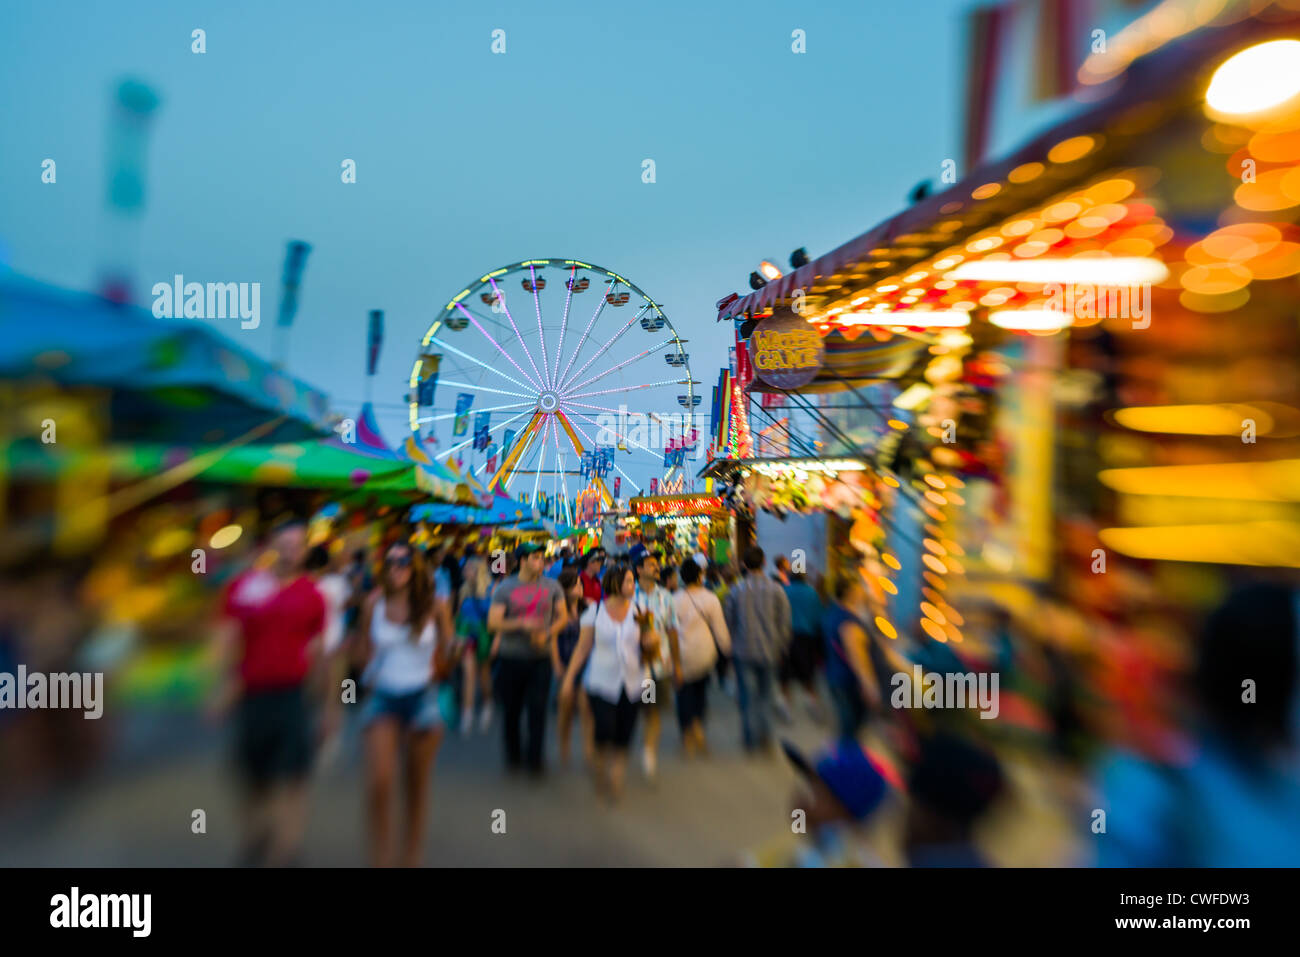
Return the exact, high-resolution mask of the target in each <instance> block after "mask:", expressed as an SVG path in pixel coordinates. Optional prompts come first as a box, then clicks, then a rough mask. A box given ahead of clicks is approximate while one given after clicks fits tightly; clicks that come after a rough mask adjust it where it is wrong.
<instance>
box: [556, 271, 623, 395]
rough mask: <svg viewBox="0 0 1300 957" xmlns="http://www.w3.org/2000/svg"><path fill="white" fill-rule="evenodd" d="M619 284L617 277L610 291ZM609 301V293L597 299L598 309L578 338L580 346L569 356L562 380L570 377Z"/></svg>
mask: <svg viewBox="0 0 1300 957" xmlns="http://www.w3.org/2000/svg"><path fill="white" fill-rule="evenodd" d="M617 285H618V280H617V279H615V280H613V281H611V282H610V284H609V291H610V292H611V293H612V292H613V291H614V287H615V286H617ZM607 302H609V297H608V296H607V295H606V296H601V297H600V298H599V299H597V300H596V311H595V312H593V313H592V314H591V318H590V319H588V320H587V328H586V329H583V330H582V338H580V339H579V340H578V348H576V349H574V350H573V355H571V356H569V361H568V362H566V363H565V364H564V375H563V376H562V377H561V381H564V380H566V379H568V378H569V370H570V369H572V368H573V360H574V359H576V358H578V354H579V353H580V352H582V347H583V344H584V343H586V341H587V336H589V335H591V327H592V326H593V325H595V323H596V320H597V319H599V318H600V314H601V312H603V311H604V309H605V303H607Z"/></svg>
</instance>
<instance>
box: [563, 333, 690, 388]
mask: <svg viewBox="0 0 1300 957" xmlns="http://www.w3.org/2000/svg"><path fill="white" fill-rule="evenodd" d="M672 341H673V340H672V339H665V340H664V341H663V342H661V343H659V344H658V345H654V346H651V347H650V348H649V349H645V350H643V351H641V352H638V353H637V354H636V355H634V356H632V358H630V359H624V360H623V361H622V362H620V363H619V364H618V365H615V366H610V367H609V368H608V369H606V370H605V371H604V372H601V373H598V374H596V375H594V376H592V377H591V378H589V379H584V380H583V381H582V382H577V383H574V384H573V385H571V386H569V388H568V390H567V391H569V392H572V391H573V390H574V389H581V388H582V387H583V386H584V385H591V384H592V383H593V382H599V381H600V380H601V379H603V378H605V376H607V375H609V374H610V373H612V372H617V371H618V370H619V369H625V368H627V367H628V366H630V365H631V364H632V363H634V362H640V361H641V360H642V359H644V358H645V357H646V356H648V355H651V354H653V353H655V352H658V351H659V350H660V349H662V348H663V347H664V346H666V345H668V344H669V343H670V342H672ZM575 378H576V376H575Z"/></svg>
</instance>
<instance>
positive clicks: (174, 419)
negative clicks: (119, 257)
mask: <svg viewBox="0 0 1300 957" xmlns="http://www.w3.org/2000/svg"><path fill="white" fill-rule="evenodd" d="M227 321H228V322H230V323H233V324H235V328H238V325H237V323H238V321H239V320H237V319H234V320H227ZM0 327H3V328H4V330H5V334H4V336H3V337H0V378H2V379H8V380H14V381H20V382H30V383H32V384H34V385H38V386H39V385H40V384H42V383H52V384H54V385H56V386H58V387H60V388H76V387H89V388H97V389H104V390H106V391H108V392H109V412H110V419H111V424H112V437H113V438H115V439H119V440H126V441H160V442H166V441H174V440H177V439H183V440H187V441H195V440H197V441H202V442H208V443H221V442H227V441H230V440H233V439H235V438H238V437H239V436H242V435H246V434H247V433H249V432H251V431H253V430H254V429H256V428H257V427H258V426H264V425H269V424H270V423H272V422H275V421H276V420H279V419H282V421H280V422H278V424H276V425H275V426H274V427H273V428H271V429H270V430H269V431H268V432H267V433H266V434H263V435H260V436H259V437H258V441H261V442H288V441H298V440H301V439H307V438H314V437H317V436H321V435H326V434H328V433H329V426H328V423H327V422H326V416H327V412H328V404H327V400H326V396H325V393H324V392H322V391H320V390H318V389H315V388H313V387H311V386H309V385H307V384H306V383H305V382H302V381H301V380H299V379H295V378H293V377H292V376H289V375H286V374H285V373H284V372H282V371H280V370H279V369H277V368H275V367H274V366H272V365H271V363H270V362H268V361H266V360H265V359H262V358H260V357H259V356H257V355H255V354H254V353H252V352H251V351H250V350H248V349H245V348H243V347H240V346H237V345H235V344H234V343H233V342H231V341H230V340H229V339H227V338H226V337H225V336H223V335H221V334H220V333H218V332H216V331H214V330H213V329H211V328H209V327H207V326H204V325H201V324H199V323H198V322H195V321H193V320H186V319H157V318H155V317H154V316H153V314H152V313H150V312H149V311H148V310H145V309H142V308H140V307H138V306H123V305H117V304H115V303H112V302H109V301H108V300H106V299H103V298H101V297H99V296H94V295H90V294H88V293H78V292H72V291H69V290H66V289H59V288H56V287H54V286H49V285H45V284H43V283H38V282H34V281H31V280H26V279H16V278H13V277H6V278H4V279H3V280H0Z"/></svg>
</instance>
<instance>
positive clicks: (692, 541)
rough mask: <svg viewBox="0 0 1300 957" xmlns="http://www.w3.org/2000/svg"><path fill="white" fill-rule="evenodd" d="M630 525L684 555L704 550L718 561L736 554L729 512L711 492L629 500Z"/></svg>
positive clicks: (643, 535)
mask: <svg viewBox="0 0 1300 957" xmlns="http://www.w3.org/2000/svg"><path fill="white" fill-rule="evenodd" d="M628 507H629V508H630V509H631V514H630V515H629V526H631V527H633V528H635V529H636V530H639V532H640V534H641V537H642V539H643V540H646V541H658V542H662V543H663V544H664V545H665V546H668V547H670V548H671V549H672V550H673V551H675V552H677V553H678V554H683V555H694V554H696V553H697V552H703V553H704V554H705V555H706V556H707V557H708V558H709V559H710V560H712V561H716V562H719V563H720V564H723V563H726V562H728V561H731V560H732V557H733V556H734V554H735V539H734V536H735V529H734V526H733V520H732V515H731V512H729V511H728V510H727V509H726V507H725V506H724V505H723V502H722V500H721V499H719V498H717V497H716V496H713V495H698V494H680V495H645V496H637V497H634V498H632V499H630V500H629V501H628Z"/></svg>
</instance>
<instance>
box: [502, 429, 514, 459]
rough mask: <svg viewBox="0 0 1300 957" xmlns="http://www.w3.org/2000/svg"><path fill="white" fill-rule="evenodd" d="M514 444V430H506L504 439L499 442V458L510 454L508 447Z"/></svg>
mask: <svg viewBox="0 0 1300 957" xmlns="http://www.w3.org/2000/svg"><path fill="white" fill-rule="evenodd" d="M514 444H515V430H514V429H506V435H505V438H504V439H502V440H501V458H502V459H504V458H505V457H506V456H508V455H509V454H510V447H511V446H512V445H514Z"/></svg>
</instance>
